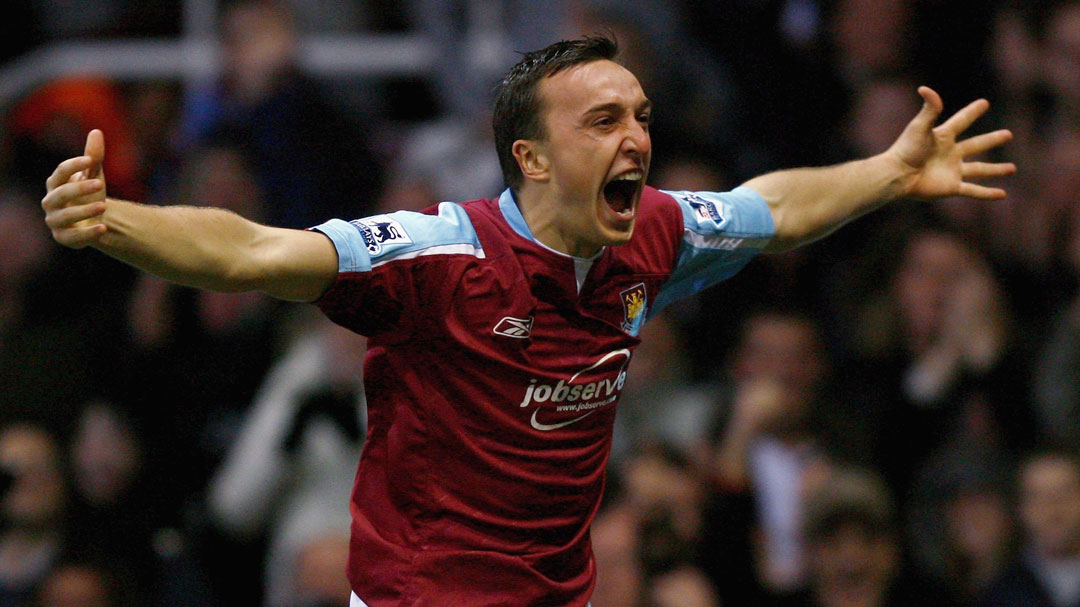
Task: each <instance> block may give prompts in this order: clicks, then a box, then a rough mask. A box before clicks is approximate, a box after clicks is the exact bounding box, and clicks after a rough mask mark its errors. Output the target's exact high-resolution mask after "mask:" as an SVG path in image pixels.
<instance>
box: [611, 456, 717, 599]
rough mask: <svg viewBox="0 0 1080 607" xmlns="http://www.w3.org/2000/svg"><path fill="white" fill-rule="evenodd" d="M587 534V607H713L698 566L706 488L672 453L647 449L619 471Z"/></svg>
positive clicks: (703, 553) (703, 550)
mask: <svg viewBox="0 0 1080 607" xmlns="http://www.w3.org/2000/svg"><path fill="white" fill-rule="evenodd" d="M608 484H609V488H608V493H607V495H606V496H605V498H604V504H603V505H602V508H601V512H600V513H599V515H598V516H597V519H596V522H595V523H594V525H593V526H592V530H591V532H590V534H591V536H592V538H593V546H594V552H595V555H596V561H597V567H598V573H597V576H598V577H597V582H596V588H595V590H594V592H593V595H592V598H591V599H590V602H591V604H592V605H593V607H639V606H640V607H669V606H675V605H680V606H682V607H691V606H692V607H718V606H719V604H720V603H719V595H718V594H717V591H716V588H715V586H714V585H713V583H712V581H711V580H710V579H709V578H708V576H707V575H706V574H705V572H704V570H703V568H702V563H704V562H706V561H709V560H710V559H711V558H712V555H711V554H710V553H709V552H708V551H707V547H706V546H703V545H702V544H700V541H699V538H700V537H701V531H702V525H703V523H704V521H703V519H702V508H703V500H704V499H705V485H704V483H703V482H702V479H701V477H700V475H699V474H698V470H697V468H696V467H695V466H694V465H693V464H692V462H690V461H689V460H688V459H686V458H685V457H682V456H681V455H680V454H679V452H678V451H675V450H672V449H670V448H666V447H665V446H664V445H662V444H656V443H654V444H653V445H651V446H648V447H646V448H645V449H644V450H643V451H642V452H640V453H639V454H638V455H636V456H635V457H634V458H633V459H631V460H630V461H629V462H627V463H626V465H625V466H623V467H622V468H621V473H620V471H619V469H616V468H610V469H609V475H608Z"/></svg>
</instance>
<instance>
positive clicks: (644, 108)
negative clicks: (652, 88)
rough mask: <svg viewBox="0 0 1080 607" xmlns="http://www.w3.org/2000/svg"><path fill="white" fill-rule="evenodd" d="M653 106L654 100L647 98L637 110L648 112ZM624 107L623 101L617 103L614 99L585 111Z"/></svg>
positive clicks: (590, 112)
mask: <svg viewBox="0 0 1080 607" xmlns="http://www.w3.org/2000/svg"><path fill="white" fill-rule="evenodd" d="M652 106H653V104H652V101H650V100H648V99H646V100H645V101H644V102H642V103H641V105H639V106H638V107H637V109H636V110H635V111H637V112H647V111H649V110H652ZM622 108H623V105H622V104H621V103H616V102H614V101H610V102H608V103H601V104H600V105H594V106H593V107H591V108H589V109H587V110H585V113H586V114H595V113H597V112H612V111H618V110H621V109H622Z"/></svg>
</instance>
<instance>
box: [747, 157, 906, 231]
mask: <svg viewBox="0 0 1080 607" xmlns="http://www.w3.org/2000/svg"><path fill="white" fill-rule="evenodd" d="M908 179H910V169H909V168H908V167H906V166H905V165H904V164H903V163H902V162H900V161H899V160H898V159H897V158H896V157H895V155H892V154H891V153H889V152H886V153H884V154H879V155H877V156H872V157H870V158H866V159H863V160H855V161H852V162H847V163H844V164H839V165H835V166H829V167H820V168H801V169H790V170H785V171H777V172H775V173H769V174H766V175H762V176H760V177H755V178H754V179H751V180H750V181H748V182H746V183H745V184H744V185H746V186H747V187H750V188H752V189H754V190H755V191H757V192H758V193H759V194H761V195H762V197H764V198H765V201H766V202H768V204H769V209H770V211H771V212H772V216H773V222H774V223H775V225H776V235H775V236H774V238H773V241H772V243H771V244H770V245H769V247H768V250H770V251H782V250H787V249H790V248H793V247H796V246H799V245H801V244H805V243H808V242H811V241H813V240H816V239H818V238H821V237H823V236H825V235H827V234H829V233H830V232H832V231H833V230H835V229H837V228H839V227H840V226H842V225H843V224H845V223H847V222H848V221H850V220H852V219H854V218H856V217H859V216H860V215H863V214H865V213H867V212H869V211H872V210H874V209H876V208H878V207H880V206H882V205H883V204H885V203H887V202H890V201H892V200H895V199H897V198H900V197H902V196H903V194H904V192H905V191H906V190H907V187H908V183H907V180H908Z"/></svg>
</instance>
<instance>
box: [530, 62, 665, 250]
mask: <svg viewBox="0 0 1080 607" xmlns="http://www.w3.org/2000/svg"><path fill="white" fill-rule="evenodd" d="M539 93H540V99H541V104H540V108H541V110H540V111H541V113H542V119H543V121H544V127H545V130H546V135H547V138H546V139H545V140H543V141H539V142H535V143H536V144H537V151H538V155H539V156H541V157H543V158H544V159H545V160H546V161H547V167H548V171H547V172H546V175H545V177H546V181H547V186H548V187H549V188H551V192H552V194H554V196H555V198H556V199H557V200H558V201H559V203H560V205H561V211H562V212H561V213H560V214H559V216H558V219H557V220H556V225H555V229H556V230H557V231H558V233H559V238H560V239H561V240H562V242H563V244H565V245H566V248H567V249H569V250H568V251H566V252H568V253H570V254H571V255H576V256H579V257H587V256H590V255H592V254H594V253H595V252H596V251H597V250H598V249H599V248H600V247H602V246H605V245H617V244H622V243H625V242H627V241H629V240H630V236H631V234H632V233H633V230H634V215H635V213H636V211H637V205H638V201H639V200H640V199H641V192H642V188H643V187H644V185H645V176H646V174H647V173H648V170H649V159H650V157H651V155H652V143H651V140H650V139H649V114H650V111H651V103H650V102H649V100H648V99H647V98H646V97H645V93H644V91H642V90H641V85H640V84H639V83H638V80H637V78H635V77H634V75H633V74H631V73H630V72H629V71H628V70H627V69H626V68H624V67H622V66H620V65H618V64H617V63H614V62H612V61H607V60H600V61H593V62H591V63H585V64H582V65H578V66H574V67H572V68H570V69H568V70H565V71H562V72H559V73H558V74H555V75H554V76H551V77H549V78H545V79H544V80H543V81H541V82H540V86H539Z"/></svg>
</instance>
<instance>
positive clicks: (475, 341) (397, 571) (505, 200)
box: [314, 188, 773, 607]
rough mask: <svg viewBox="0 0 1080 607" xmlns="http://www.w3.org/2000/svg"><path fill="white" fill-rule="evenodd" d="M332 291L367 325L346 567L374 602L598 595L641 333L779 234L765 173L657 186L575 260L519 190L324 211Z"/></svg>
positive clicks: (481, 605)
mask: <svg viewBox="0 0 1080 607" xmlns="http://www.w3.org/2000/svg"><path fill="white" fill-rule="evenodd" d="M314 229H316V230H318V231H320V232H322V233H323V234H325V235H327V236H328V237H329V238H330V239H331V240H332V241H333V243H334V246H335V247H336V249H337V253H338V264H339V273H338V277H337V280H336V281H335V282H334V284H333V285H332V286H331V287H330V288H329V289H328V290H327V291H326V293H325V294H323V296H322V297H321V298H320V299H319V300H318V301H317V302H316V304H317V305H318V306H319V308H320V309H322V310H323V312H324V313H325V314H326V315H327V316H328V317H329V318H330V319H332V320H333V321H335V322H337V323H339V324H341V325H343V326H345V327H348V328H350V329H352V330H354V331H356V332H358V333H361V334H363V335H366V336H368V337H369V341H368V353H367V358H366V359H365V363H364V381H365V385H366V390H367V406H368V428H369V430H368V437H367V442H366V444H365V447H364V451H363V455H362V457H361V460H360V465H359V468H358V471H357V475H356V482H355V487H354V489H353V494H352V499H351V512H352V518H353V524H352V543H351V554H350V559H349V569H348V574H349V580H350V582H351V584H352V587H353V590H354V592H355V593H356V595H357V596H359V597H360V599H362V600H363V601H364V602H365V603H366V604H367V605H369V607H404V606H409V607H436V606H438V607H455V606H461V607H508V606H513V607H530V606H535V607H541V606H543V607H552V606H566V607H583V606H584V605H585V604H586V603H587V602H588V598H589V595H590V593H591V591H592V586H593V581H594V579H595V565H594V562H593V558H592V551H591V548H590V545H589V525H590V523H591V522H592V519H593V517H594V515H595V513H596V509H597V507H598V505H599V503H600V497H601V494H602V492H603V487H604V482H603V479H604V468H605V465H606V463H607V459H608V453H609V451H610V447H611V437H612V423H613V420H614V416H615V405H616V403H617V401H618V399H619V395H620V393H621V392H622V389H623V384H624V382H625V381H626V373H627V369H628V365H629V363H630V360H631V357H632V353H633V350H634V347H635V346H637V344H638V342H639V339H638V333H639V331H640V330H641V327H642V324H643V323H644V322H645V320H646V319H647V318H648V317H649V316H650V315H652V314H654V313H655V312H656V311H658V310H660V309H661V308H663V307H664V306H665V305H666V304H668V303H670V302H672V301H674V300H676V299H678V298H681V297H685V296H687V295H690V294H692V293H695V292H697V291H700V290H701V289H703V288H705V287H708V286H709V285H712V284H714V283H716V282H718V281H720V280H723V279H725V278H727V277H729V276H731V275H732V274H734V273H735V272H737V271H738V270H739V269H740V268H742V267H743V266H744V265H745V264H746V262H747V261H749V260H750V258H751V257H753V255H754V254H756V253H757V252H759V251H760V250H761V249H762V248H763V247H764V246H765V244H766V243H767V242H768V240H769V238H770V237H771V236H772V234H773V222H772V217H771V215H770V213H769V209H768V207H767V205H766V203H765V201H764V200H763V199H762V198H761V196H759V195H758V194H757V193H756V192H754V191H753V190H750V189H748V188H737V189H735V190H733V191H731V192H726V193H713V192H668V191H659V190H655V189H652V188H646V189H645V191H644V193H643V195H642V199H641V204H640V206H639V210H638V215H637V220H636V226H635V231H634V234H633V237H632V238H631V240H630V242H629V243H627V244H624V245H621V246H617V247H607V248H605V249H604V250H603V251H602V252H601V253H600V254H598V255H597V256H596V257H595V258H593V259H577V258H574V257H570V256H568V255H564V254H562V253H559V252H556V251H554V250H552V249H549V248H547V247H545V246H544V245H543V244H541V243H539V242H538V241H537V240H536V239H535V238H533V236H532V234H531V232H530V231H529V228H528V226H527V225H526V223H525V221H524V219H523V218H522V215H521V213H520V211H519V210H518V207H517V205H516V203H515V201H514V199H513V195H512V193H511V192H510V191H509V190H507V191H506V192H504V193H503V194H502V195H501V196H500V197H499V198H497V199H484V200H474V201H471V202H466V203H463V204H456V203H450V202H444V203H441V204H439V205H438V206H437V207H432V208H431V209H428V210H426V211H423V212H419V213H416V212H405V211H401V212H395V213H389V214H385V215H376V216H373V217H368V218H364V219H358V220H355V221H350V222H347V221H342V220H331V221H329V222H327V223H325V224H322V225H320V226H318V227H317V228H314Z"/></svg>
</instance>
